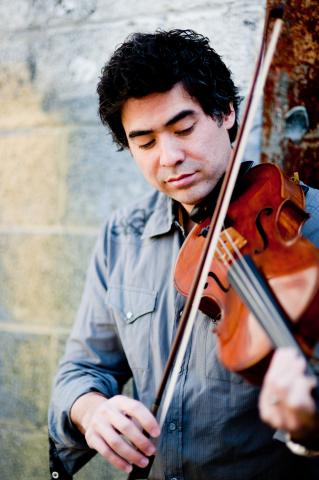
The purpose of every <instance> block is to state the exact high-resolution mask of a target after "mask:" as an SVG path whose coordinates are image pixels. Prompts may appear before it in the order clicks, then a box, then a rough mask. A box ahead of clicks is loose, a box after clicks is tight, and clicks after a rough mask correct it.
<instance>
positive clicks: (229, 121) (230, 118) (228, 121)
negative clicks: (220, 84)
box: [223, 103, 236, 130]
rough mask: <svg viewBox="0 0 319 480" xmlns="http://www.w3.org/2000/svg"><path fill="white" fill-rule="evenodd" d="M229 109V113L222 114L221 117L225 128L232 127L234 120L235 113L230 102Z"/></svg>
mask: <svg viewBox="0 0 319 480" xmlns="http://www.w3.org/2000/svg"><path fill="white" fill-rule="evenodd" d="M229 109H230V113H228V114H227V115H224V117H223V126H224V127H225V128H226V129H227V130H229V129H230V128H232V126H233V125H234V123H235V120H236V114H235V110H234V107H233V104H232V103H230V104H229Z"/></svg>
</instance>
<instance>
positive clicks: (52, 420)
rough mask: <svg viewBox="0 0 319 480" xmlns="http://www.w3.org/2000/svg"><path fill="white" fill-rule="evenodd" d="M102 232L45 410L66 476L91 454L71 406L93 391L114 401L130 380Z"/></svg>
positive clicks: (104, 238) (104, 230)
mask: <svg viewBox="0 0 319 480" xmlns="http://www.w3.org/2000/svg"><path fill="white" fill-rule="evenodd" d="M106 232H107V229H103V232H102V234H101V235H100V236H99V238H98V240H97V243H96V246H95V249H94V252H93V255H92V258H91V262H90V266H89V269H88V273H87V278H86V283H85V288H84V292H83V296H82V301H81V304H80V308H79V311H78V314H77V318H76V321H75V324H74V326H73V329H72V332H71V334H70V337H69V339H68V341H67V345H66V351H65V354H64V356H63V358H62V360H61V362H60V364H59V368H58V371H57V374H56V377H55V379H54V384H53V390H52V396H51V403H50V407H49V419H48V420H49V435H50V438H51V439H52V440H53V442H54V444H55V447H56V451H57V455H58V457H59V459H60V460H61V462H62V463H63V465H64V467H65V469H66V470H67V472H68V473H70V474H73V473H75V472H76V471H77V470H78V469H79V468H81V467H82V466H83V464H84V463H86V462H87V461H88V460H89V459H90V458H91V457H92V456H93V455H94V453H95V452H94V451H91V450H90V449H89V447H88V445H87V444H86V442H85V438H84V436H83V435H82V434H81V433H80V432H79V431H78V430H77V429H76V428H75V427H74V426H73V424H72V422H71V419H70V410H71V407H72V405H73V404H74V402H75V401H76V400H77V398H79V397H80V396H81V395H83V394H85V393H88V392H92V391H98V392H100V393H102V394H103V395H105V396H106V397H112V396H114V395H117V394H119V393H121V391H122V388H123V385H124V384H125V383H126V382H127V381H128V379H129V378H130V377H131V375H132V374H131V370H130V368H129V366H128V363H127V360H126V357H125V354H124V352H123V349H122V346H121V343H120V340H119V337H118V335H117V328H116V323H115V321H114V317H113V314H112V310H111V309H110V308H109V307H108V305H107V304H106V301H105V299H106V292H107V264H106V251H105V249H106V245H107V241H106V237H107V234H106Z"/></svg>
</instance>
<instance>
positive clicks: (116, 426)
mask: <svg viewBox="0 0 319 480" xmlns="http://www.w3.org/2000/svg"><path fill="white" fill-rule="evenodd" d="M71 420H72V422H73V423H74V425H75V426H76V427H77V428H78V429H79V430H80V431H81V432H82V433H83V434H84V435H85V439H86V442H87V444H88V446H89V447H90V448H92V449H94V450H96V451H97V452H99V453H100V454H101V455H102V457H104V458H105V459H106V460H107V461H108V462H110V463H111V464H112V465H113V466H114V467H117V468H118V469H120V470H122V471H124V472H126V473H129V472H130V471H131V470H132V464H135V465H138V466H139V467H142V468H143V467H145V466H146V465H147V464H148V458H147V457H149V456H151V455H153V454H154V453H155V447H154V445H153V443H152V442H151V440H150V439H149V438H147V437H146V436H145V435H144V434H143V432H142V430H145V431H146V432H147V433H149V435H150V436H151V437H158V436H159V434H160V427H159V425H158V423H157V421H156V419H155V418H154V416H153V415H152V414H151V412H150V411H149V410H148V409H147V408H146V407H145V406H144V405H143V404H142V403H141V402H139V401H137V400H133V399H132V398H129V397H126V396H124V395H116V396H115V397H112V398H109V399H107V398H105V397H103V396H102V395H100V394H99V393H97V392H90V393H86V394H84V395H83V396H81V397H79V398H78V399H77V400H76V401H75V403H74V404H73V406H72V409H71Z"/></svg>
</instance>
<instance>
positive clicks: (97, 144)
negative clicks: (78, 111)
mask: <svg viewBox="0 0 319 480" xmlns="http://www.w3.org/2000/svg"><path fill="white" fill-rule="evenodd" d="M68 150H69V167H68V172H67V175H66V179H65V181H66V190H67V197H66V204H65V211H64V216H63V218H62V223H64V224H68V225H70V224H71V225H81V224H85V225H91V226H94V225H100V224H101V223H103V222H104V221H105V219H106V218H107V216H108V215H109V214H110V213H111V212H112V211H113V210H114V209H116V208H118V207H121V206H123V205H126V204H129V203H132V202H133V201H135V200H136V198H137V197H138V196H140V195H141V194H143V193H145V192H146V191H147V190H149V188H150V187H148V185H147V184H146V182H145V180H144V178H143V177H142V174H141V173H140V172H139V171H138V169H137V167H136V165H135V162H134V160H133V159H132V158H131V156H130V155H129V153H128V152H127V151H125V152H118V151H117V150H116V147H115V146H114V144H112V141H111V137H110V135H108V134H107V131H106V129H105V128H98V129H94V128H90V129H88V128H79V129H75V130H73V131H72V133H71V135H70V138H69V149H68Z"/></svg>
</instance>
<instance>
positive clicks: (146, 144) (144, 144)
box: [138, 138, 155, 150]
mask: <svg viewBox="0 0 319 480" xmlns="http://www.w3.org/2000/svg"><path fill="white" fill-rule="evenodd" d="M154 144H155V140H154V138H153V139H152V140H150V141H149V142H147V143H143V144H142V145H139V146H138V148H141V149H142V150H147V149H148V148H152V146H153V145H154Z"/></svg>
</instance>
